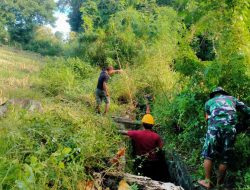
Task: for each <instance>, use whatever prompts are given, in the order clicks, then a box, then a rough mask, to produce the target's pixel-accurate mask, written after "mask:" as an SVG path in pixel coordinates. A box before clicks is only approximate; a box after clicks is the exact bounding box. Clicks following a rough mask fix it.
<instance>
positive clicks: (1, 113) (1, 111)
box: [0, 104, 8, 118]
mask: <svg viewBox="0 0 250 190" xmlns="http://www.w3.org/2000/svg"><path fill="white" fill-rule="evenodd" d="M7 111H8V106H7V104H3V105H1V106H0V118H2V117H4V115H5V113H6V112H7Z"/></svg>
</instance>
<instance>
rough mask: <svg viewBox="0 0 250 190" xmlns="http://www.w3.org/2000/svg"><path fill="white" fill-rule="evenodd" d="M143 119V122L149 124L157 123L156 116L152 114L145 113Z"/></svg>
mask: <svg viewBox="0 0 250 190" xmlns="http://www.w3.org/2000/svg"><path fill="white" fill-rule="evenodd" d="M141 121H142V123H147V124H151V125H154V124H155V122H154V118H153V116H152V115H151V114H145V115H144V116H143V118H142V120H141Z"/></svg>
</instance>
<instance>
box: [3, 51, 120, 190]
mask: <svg viewBox="0 0 250 190" xmlns="http://www.w3.org/2000/svg"><path fill="white" fill-rule="evenodd" d="M0 52H1V53H0V63H1V73H2V75H1V101H2V102H4V101H6V100H8V101H7V103H6V104H7V107H8V110H7V112H6V113H5V115H4V117H2V118H1V122H0V144H1V149H0V157H1V159H0V181H1V185H0V186H1V188H2V189H12V188H20V189H27V188H28V189H32V188H34V187H36V189H46V188H49V187H53V188H55V189H57V188H61V187H64V188H76V186H77V184H78V183H79V181H81V180H83V179H87V178H88V175H89V174H91V173H92V172H91V170H92V169H93V168H96V167H97V168H100V169H101V168H103V169H104V168H106V167H107V164H106V161H107V159H108V158H111V157H112V156H114V154H115V153H116V151H117V150H118V149H119V146H120V143H121V139H120V138H119V136H117V135H116V132H115V131H116V129H115V126H114V125H113V124H112V123H111V121H110V119H108V118H105V117H101V116H98V115H96V114H95V112H94V95H93V92H92V88H90V89H88V90H89V93H86V91H85V92H83V90H82V89H80V88H82V85H81V83H80V82H79V83H78V81H75V80H76V79H74V77H76V76H73V75H72V76H71V74H72V72H70V70H67V69H66V70H63V69H62V71H61V72H62V73H60V71H59V70H58V71H57V72H56V71H55V70H54V71H52V72H51V73H48V70H46V66H44V64H45V62H49V59H47V60H46V59H45V58H43V57H41V56H39V55H37V54H33V53H27V52H23V51H18V50H14V49H10V48H5V47H0ZM45 60H46V61H45ZM60 61H62V60H60ZM60 61H58V62H60ZM50 62H53V63H54V64H56V63H55V60H50ZM41 69H42V71H41ZM52 69H53V68H50V70H52ZM88 72H89V71H88ZM48 75H50V78H49V79H48V78H47V76H48ZM47 80H48V81H47ZM61 80H65V81H61ZM91 80H92V79H91ZM48 82H50V84H48ZM53 82H54V83H55V82H58V83H59V82H61V83H62V84H54V86H53V84H51V83H53ZM87 82H88V81H85V83H87ZM47 85H48V86H47ZM71 85H72V86H71ZM89 85H90V86H91V87H92V86H93V89H94V86H95V84H89ZM49 87H52V88H53V90H54V91H53V92H50V88H49ZM77 87H79V89H78V88H77ZM56 90H58V91H56ZM84 90H87V89H86V88H85V89H84ZM79 92H80V93H79ZM84 93H85V94H84ZM2 108H3V107H1V109H2ZM111 110H113V111H114V110H116V111H117V109H116V108H115V106H113V108H112V109H111ZM111 139H112V140H111ZM89 170H90V171H89Z"/></svg>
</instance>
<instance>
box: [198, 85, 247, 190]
mask: <svg viewBox="0 0 250 190" xmlns="http://www.w3.org/2000/svg"><path fill="white" fill-rule="evenodd" d="M237 110H241V111H243V112H245V113H246V114H248V115H250V108H249V107H247V106H246V105H245V104H244V103H243V102H240V101H239V100H238V99H237V98H235V97H232V96H229V95H228V93H227V92H225V91H224V90H223V88H221V87H218V88H216V89H215V90H214V91H213V92H212V93H211V94H210V100H208V101H207V102H206V104H205V111H206V119H207V120H208V130H207V134H206V140H205V144H204V146H203V150H202V156H203V157H204V158H205V160H204V169H205V180H200V181H199V182H198V183H199V184H200V185H202V186H204V187H206V188H207V189H210V188H211V186H212V184H211V182H210V178H211V172H212V164H213V160H214V159H215V158H216V159H219V160H220V161H221V162H220V165H219V171H218V177H217V185H221V184H223V183H224V178H225V174H226V170H227V165H228V162H229V159H230V157H231V155H232V150H233V146H234V141H235V136H236V129H235V125H236V123H237Z"/></svg>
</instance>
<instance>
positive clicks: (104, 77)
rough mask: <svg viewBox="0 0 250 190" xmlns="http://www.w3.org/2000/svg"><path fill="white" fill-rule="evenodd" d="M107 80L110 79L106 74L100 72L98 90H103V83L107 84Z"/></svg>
mask: <svg viewBox="0 0 250 190" xmlns="http://www.w3.org/2000/svg"><path fill="white" fill-rule="evenodd" d="M109 78H110V76H109V75H108V73H107V72H105V71H102V72H101V74H100V76H99V78H98V83H97V88H98V89H99V90H104V89H103V83H104V82H108V80H109Z"/></svg>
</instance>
